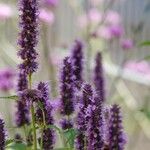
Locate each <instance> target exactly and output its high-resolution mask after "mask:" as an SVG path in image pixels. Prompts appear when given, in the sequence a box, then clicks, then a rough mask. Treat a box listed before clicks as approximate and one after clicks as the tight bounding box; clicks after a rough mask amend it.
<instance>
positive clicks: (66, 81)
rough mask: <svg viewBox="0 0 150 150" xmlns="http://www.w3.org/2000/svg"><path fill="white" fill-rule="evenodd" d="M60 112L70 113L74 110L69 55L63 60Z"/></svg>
mask: <svg viewBox="0 0 150 150" xmlns="http://www.w3.org/2000/svg"><path fill="white" fill-rule="evenodd" d="M60 88H61V91H60V94H61V113H62V114H63V115H71V114H72V113H73V112H74V102H73V101H74V89H73V79H72V65H71V62H70V59H69V57H66V58H65V59H64V60H63V68H62V73H61V87H60Z"/></svg>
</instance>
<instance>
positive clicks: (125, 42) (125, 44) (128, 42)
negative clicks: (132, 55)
mask: <svg viewBox="0 0 150 150" xmlns="http://www.w3.org/2000/svg"><path fill="white" fill-rule="evenodd" d="M133 46H134V44H133V41H132V40H131V39H124V40H122V41H121V47H122V48H123V49H124V50H128V49H132V48H133Z"/></svg>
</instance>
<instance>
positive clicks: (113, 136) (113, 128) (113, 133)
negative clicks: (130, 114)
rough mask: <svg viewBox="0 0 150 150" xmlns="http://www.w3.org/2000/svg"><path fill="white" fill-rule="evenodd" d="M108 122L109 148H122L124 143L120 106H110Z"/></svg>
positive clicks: (117, 149)
mask: <svg viewBox="0 0 150 150" xmlns="http://www.w3.org/2000/svg"><path fill="white" fill-rule="evenodd" d="M110 113H111V115H110V124H109V149H110V150H113V149H116V150H124V145H125V143H126V139H125V135H124V131H123V126H122V116H121V112H120V107H119V106H118V105H116V104H115V105H113V106H112V108H111V112H110Z"/></svg>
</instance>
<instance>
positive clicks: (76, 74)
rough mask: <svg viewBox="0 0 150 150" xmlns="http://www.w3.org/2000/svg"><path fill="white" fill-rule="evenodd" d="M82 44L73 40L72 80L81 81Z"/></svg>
mask: <svg viewBox="0 0 150 150" xmlns="http://www.w3.org/2000/svg"><path fill="white" fill-rule="evenodd" d="M82 49H83V44H82V42H81V41H79V40H75V42H74V45H73V47H72V57H71V61H72V66H73V80H74V81H78V82H79V81H82V80H83V79H82V72H83V51H82Z"/></svg>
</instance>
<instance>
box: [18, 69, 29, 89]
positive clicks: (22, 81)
mask: <svg viewBox="0 0 150 150" xmlns="http://www.w3.org/2000/svg"><path fill="white" fill-rule="evenodd" d="M27 88H28V80H27V76H26V75H25V74H24V73H21V72H20V73H19V75H18V83H17V91H23V90H25V89H27Z"/></svg>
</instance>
